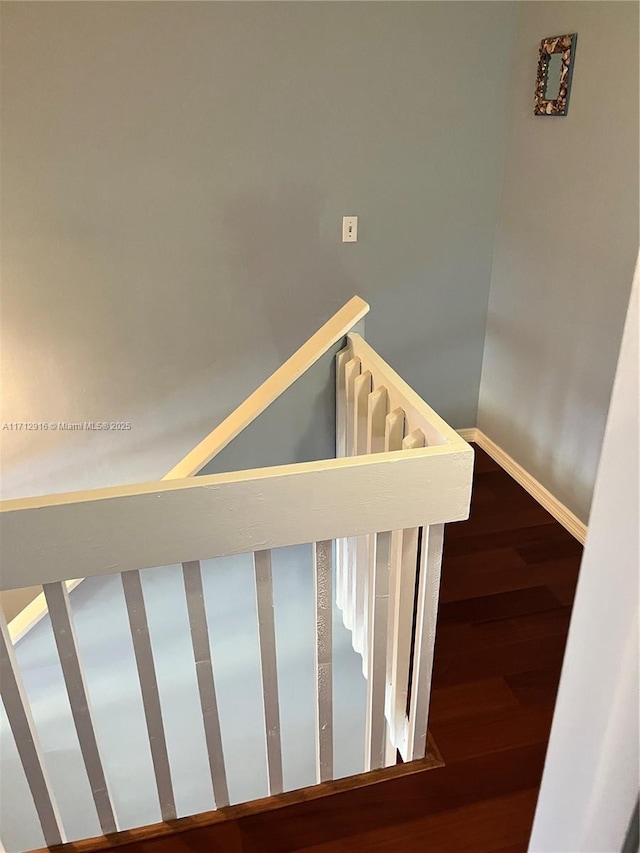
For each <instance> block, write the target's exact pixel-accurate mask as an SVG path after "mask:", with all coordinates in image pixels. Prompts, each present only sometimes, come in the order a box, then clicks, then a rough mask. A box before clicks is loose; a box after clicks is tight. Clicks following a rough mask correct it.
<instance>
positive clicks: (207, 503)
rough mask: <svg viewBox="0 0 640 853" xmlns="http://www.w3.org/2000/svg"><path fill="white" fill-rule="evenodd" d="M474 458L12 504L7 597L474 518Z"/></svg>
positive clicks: (4, 535) (5, 508) (213, 478)
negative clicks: (77, 581)
mask: <svg viewBox="0 0 640 853" xmlns="http://www.w3.org/2000/svg"><path fill="white" fill-rule="evenodd" d="M472 468H473V451H472V450H471V448H468V451H466V450H464V449H463V450H456V449H452V448H450V447H447V446H437V447H428V448H421V449H418V450H401V451H396V452H394V453H377V454H373V455H370V456H359V457H358V456H356V457H350V458H345V459H328V460H324V461H321V462H303V463H300V464H297V465H284V466H279V467H275V468H260V469H256V470H253V471H238V472H234V473H232V474H211V475H207V476H203V477H197V478H188V479H185V480H161V481H158V482H155V483H146V484H144V485H134V486H120V487H111V488H108V489H95V490H91V491H85V492H72V493H69V494H63V495H48V496H43V497H35V498H20V499H16V500H10V501H3V502H2V503H1V504H0V536H1V539H2V578H1V579H0V589H3V590H4V589H16V588H20V587H22V586H31V585H33V584H37V583H50V582H53V581H59V580H64V579H65V578H66V577H68V575H70V574H71V575H73V574H76V575H77V574H79V573H80V571H84V574H85V575H86V576H87V577H91V576H96V575H105V574H115V573H118V572H123V571H129V570H135V569H142V568H148V567H151V566H163V565H172V564H174V563H182V562H187V561H190V560H199V559H206V558H212V557H221V556H225V555H229V554H241V553H246V552H249V551H256V550H260V549H263V548H276V547H283V546H286V545H297V544H301V543H306V542H314V541H320V540H325V539H335V538H337V537H343V536H347V535H358V534H363V533H376V532H378V531H380V530H394V529H400V528H403V527H411V526H416V525H420V524H439V523H444V522H447V521H456V520H461V519H464V518H466V517H467V515H468V511H469V502H470V494H471V485H470V482H471V471H472Z"/></svg>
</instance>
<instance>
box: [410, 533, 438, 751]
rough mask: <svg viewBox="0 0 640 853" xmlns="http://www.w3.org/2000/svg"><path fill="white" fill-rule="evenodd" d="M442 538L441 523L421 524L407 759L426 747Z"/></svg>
mask: <svg viewBox="0 0 640 853" xmlns="http://www.w3.org/2000/svg"><path fill="white" fill-rule="evenodd" d="M443 541H444V524H432V525H430V526H429V527H424V528H422V548H421V555H420V566H419V572H420V576H419V578H418V600H417V609H416V630H415V645H414V654H413V675H412V681H411V700H410V701H411V704H410V708H409V736H408V744H407V754H408V756H409V760H413V759H416V758H424V756H425V753H426V749H427V726H428V722H429V702H430V700H431V679H432V675H433V653H434V648H435V642H436V622H437V618H438V599H439V593H440V570H441V567H442V548H443Z"/></svg>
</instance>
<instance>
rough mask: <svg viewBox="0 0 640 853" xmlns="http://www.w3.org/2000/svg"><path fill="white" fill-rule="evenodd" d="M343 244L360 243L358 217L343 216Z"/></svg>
mask: <svg viewBox="0 0 640 853" xmlns="http://www.w3.org/2000/svg"><path fill="white" fill-rule="evenodd" d="M342 242H343V243H357V242H358V217H357V216H343V217H342Z"/></svg>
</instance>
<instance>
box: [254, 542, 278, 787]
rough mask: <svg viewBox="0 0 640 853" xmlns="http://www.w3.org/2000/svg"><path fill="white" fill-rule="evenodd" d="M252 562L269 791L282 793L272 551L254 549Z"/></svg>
mask: <svg viewBox="0 0 640 853" xmlns="http://www.w3.org/2000/svg"><path fill="white" fill-rule="evenodd" d="M253 565H254V571H255V581H256V604H257V608H258V642H259V644H260V672H261V676H262V700H263V710H264V727H265V741H266V743H265V746H266V751H267V776H268V780H269V794H281V793H282V787H283V782H282V747H281V744H280V703H279V698H278V663H277V658H276V630H275V620H274V612H273V583H272V578H271V551H268V550H267V551H256V552H255V553H254V555H253Z"/></svg>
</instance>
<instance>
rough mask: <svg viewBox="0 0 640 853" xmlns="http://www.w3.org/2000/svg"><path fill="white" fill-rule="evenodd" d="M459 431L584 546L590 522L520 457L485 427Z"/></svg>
mask: <svg viewBox="0 0 640 853" xmlns="http://www.w3.org/2000/svg"><path fill="white" fill-rule="evenodd" d="M458 434H459V435H460V436H461V437H462V438H464V440H465V441H473V442H475V443H476V444H477V445H478V447H481V448H482V449H483V450H484V451H485V453H487V454H488V455H489V456H490V457H491V458H492V459H493V460H494V462H497V463H498V465H499V466H500V467H501V468H503V469H504V470H505V471H506V472H507V474H509V475H510V476H511V477H513V479H514V480H515V481H516V483H518V484H519V485H520V486H522V488H523V489H524V490H525V491H527V492H528V493H529V494H530V495H531V497H532V498H534V499H535V500H536V501H538V503H539V504H540V506H542V507H544V509H546V510H547V512H548V513H549V514H550V515H552V516H553V517H554V518H555V520H556V521H557V522H558V523H559V524H561V525H562V526H563V527H564V529H565V530H567V531H568V532H569V533H570V534H571V535H572V536H573V537H574V538H575V539H577V540H578V542H580V543H581V544H582V545H584V543H585V542H586V539H587V530H588V527H587V525H586V524H585V523H584V522H583V521H580V519H579V518H578V517H577V516H576V515H574V513H572V512H571V510H570V509H569V508H568V507H566V506H565V505H564V504H563V503H562V501H560V500H558V498H556V497H555V495H552V494H551V492H550V491H549V490H548V489H547V488H545V487H544V486H543V485H542V483H540V482H539V481H538V480H536V478H535V477H534V476H533V475H532V474H530V473H529V472H528V471H527V470H525V469H524V468H523V467H522V465H520V464H519V463H518V462H516V460H515V459H514V458H513V457H512V456H509V454H508V453H507V452H506V451H505V450H503V449H502V448H501V447H500V446H499V445H497V444H496V443H495V442H494V441H492V440H491V439H490V438H489V437H488V436H487V435H485V434H484V433H483V432H482V430H481V429H478V428H477V427H471V428H469V429H459V430H458Z"/></svg>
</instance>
